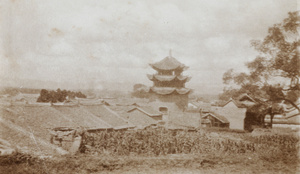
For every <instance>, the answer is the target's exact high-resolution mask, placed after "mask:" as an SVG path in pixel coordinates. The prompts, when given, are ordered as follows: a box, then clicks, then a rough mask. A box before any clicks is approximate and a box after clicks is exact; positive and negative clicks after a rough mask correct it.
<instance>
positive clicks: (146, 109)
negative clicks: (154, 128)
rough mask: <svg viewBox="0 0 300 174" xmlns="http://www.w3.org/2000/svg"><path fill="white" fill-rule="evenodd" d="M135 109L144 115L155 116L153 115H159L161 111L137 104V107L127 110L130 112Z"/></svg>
mask: <svg viewBox="0 0 300 174" xmlns="http://www.w3.org/2000/svg"><path fill="white" fill-rule="evenodd" d="M135 109H137V110H139V111H141V112H143V113H145V114H146V115H148V116H150V117H155V116H161V115H162V113H161V112H159V111H157V110H155V109H153V108H152V107H151V106H139V107H136V108H133V109H131V110H129V112H131V111H133V110H135Z"/></svg>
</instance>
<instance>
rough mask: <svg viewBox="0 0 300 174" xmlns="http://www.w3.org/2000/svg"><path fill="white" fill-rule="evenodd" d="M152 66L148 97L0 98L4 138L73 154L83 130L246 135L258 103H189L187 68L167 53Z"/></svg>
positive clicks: (292, 114)
mask: <svg viewBox="0 0 300 174" xmlns="http://www.w3.org/2000/svg"><path fill="white" fill-rule="evenodd" d="M150 66H151V67H152V68H153V69H154V70H155V71H156V73H155V74H151V75H147V76H148V78H149V79H150V80H151V81H153V86H152V87H150V88H149V90H148V91H147V92H148V93H149V94H150V95H149V98H109V97H107V98H87V99H80V98H76V99H74V100H71V101H69V102H68V103H53V104H50V103H35V102H32V101H28V100H27V97H26V94H19V95H17V96H15V97H13V98H11V100H13V102H12V101H10V102H6V103H5V102H3V101H5V98H7V96H2V99H1V102H2V103H1V108H0V109H1V115H2V118H1V119H0V126H2V128H3V129H4V130H3V131H4V132H6V133H7V134H5V135H6V136H7V137H4V139H7V138H8V139H9V137H14V138H15V139H14V140H12V141H18V143H22V145H24V146H26V147H36V145H35V143H34V142H32V140H31V136H34V137H37V138H38V139H39V142H40V146H39V147H40V148H45V149H49V147H52V146H51V145H49V142H50V143H51V144H52V145H57V146H60V147H62V148H63V149H65V150H68V151H71V152H76V150H78V148H79V146H80V141H81V135H82V132H83V131H88V132H95V131H96V132H97V131H127V130H137V129H147V128H150V127H151V128H162V127H163V128H165V129H168V130H172V131H174V130H175V131H176V130H177V131H178V130H186V131H195V130H197V129H200V128H202V127H221V128H229V129H236V130H244V129H246V128H249V126H250V127H251V125H249V124H250V123H248V122H247V119H246V117H247V108H249V107H250V106H253V105H255V104H256V101H255V100H254V99H253V98H251V96H249V95H247V94H243V95H241V96H240V97H238V98H235V99H230V100H229V101H227V102H226V103H224V104H223V105H218V106H216V105H213V104H211V103H205V102H202V101H198V100H196V99H189V94H190V93H191V91H192V90H191V89H189V88H186V83H187V82H188V81H189V80H190V79H191V77H189V76H185V75H183V72H184V71H185V70H187V69H188V67H187V66H185V65H184V64H183V63H180V62H179V61H178V60H177V59H175V58H174V57H172V55H171V53H170V55H169V56H168V57H166V58H164V59H162V60H161V61H159V62H156V63H153V64H150ZM299 118H300V115H299V113H298V112H297V111H296V110H295V109H291V108H287V109H286V112H285V115H276V116H275V118H274V123H275V124H299V123H300V122H299ZM12 120H14V121H12ZM266 121H267V122H268V121H269V117H266ZM20 135H23V136H20ZM16 137H19V139H18V138H16ZM45 137H47V138H45ZM1 138H3V137H1ZM18 143H16V144H18Z"/></svg>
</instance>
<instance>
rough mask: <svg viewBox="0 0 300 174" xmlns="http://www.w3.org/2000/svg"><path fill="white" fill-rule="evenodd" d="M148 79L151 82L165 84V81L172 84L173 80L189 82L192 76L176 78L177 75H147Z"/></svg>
mask: <svg viewBox="0 0 300 174" xmlns="http://www.w3.org/2000/svg"><path fill="white" fill-rule="evenodd" d="M147 77H148V78H149V80H151V81H160V82H165V81H168V82H170V81H173V80H178V81H184V82H188V81H190V79H191V77H190V76H176V75H150V74H147Z"/></svg>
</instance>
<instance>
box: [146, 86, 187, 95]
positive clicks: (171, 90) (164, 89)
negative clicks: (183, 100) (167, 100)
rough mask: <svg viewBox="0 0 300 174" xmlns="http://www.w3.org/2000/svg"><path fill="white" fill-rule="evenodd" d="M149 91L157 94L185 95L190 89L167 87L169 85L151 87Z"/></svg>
mask: <svg viewBox="0 0 300 174" xmlns="http://www.w3.org/2000/svg"><path fill="white" fill-rule="evenodd" d="M150 92H153V93H156V94H159V95H171V94H179V95H187V94H189V93H190V92H191V89H188V88H179V89H178V88H169V87H151V88H150Z"/></svg>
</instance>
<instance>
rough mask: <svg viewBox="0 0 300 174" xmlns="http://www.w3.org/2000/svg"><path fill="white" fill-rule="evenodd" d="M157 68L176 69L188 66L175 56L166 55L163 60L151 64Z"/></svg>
mask: <svg viewBox="0 0 300 174" xmlns="http://www.w3.org/2000/svg"><path fill="white" fill-rule="evenodd" d="M150 66H151V67H152V68H153V69H156V70H175V69H177V68H182V69H183V68H186V66H185V65H184V64H182V63H180V62H179V61H178V60H176V59H175V58H174V57H166V58H164V59H163V60H161V61H159V62H156V63H153V64H150Z"/></svg>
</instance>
